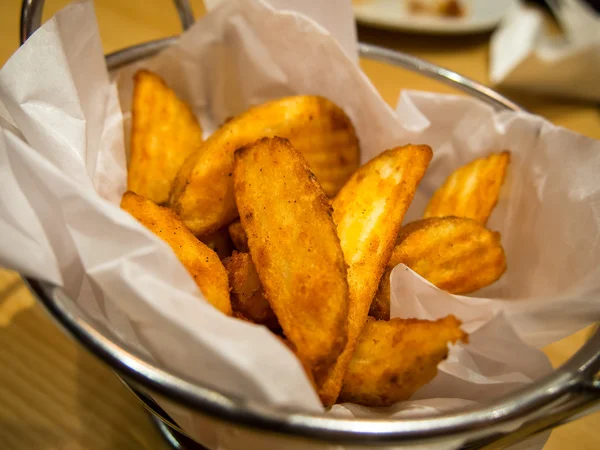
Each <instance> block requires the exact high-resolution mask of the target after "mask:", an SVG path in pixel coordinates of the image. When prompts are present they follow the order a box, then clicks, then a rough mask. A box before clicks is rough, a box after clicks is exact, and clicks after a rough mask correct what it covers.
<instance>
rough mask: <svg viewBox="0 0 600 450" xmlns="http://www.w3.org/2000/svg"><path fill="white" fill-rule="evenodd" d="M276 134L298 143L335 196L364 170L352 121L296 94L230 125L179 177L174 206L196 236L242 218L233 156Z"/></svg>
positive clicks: (189, 161)
mask: <svg viewBox="0 0 600 450" xmlns="http://www.w3.org/2000/svg"><path fill="white" fill-rule="evenodd" d="M273 136H279V137H283V138H287V139H289V140H290V141H291V142H292V145H293V146H294V147H295V148H296V149H297V150H298V151H300V153H302V154H303V155H304V157H305V158H306V160H307V161H308V165H309V166H310V168H311V170H312V171H313V172H314V173H315V175H316V176H317V179H318V180H319V182H320V183H321V185H322V186H323V189H324V190H325V193H327V194H328V195H330V196H333V195H335V193H336V192H337V191H338V190H339V189H340V187H341V186H342V185H343V184H344V182H345V181H346V180H347V179H348V177H350V175H351V174H352V173H353V172H354V170H355V169H356V168H357V167H358V164H359V145H358V138H357V137H356V133H355V131H354V127H353V125H352V122H351V121H350V119H349V118H348V117H347V116H346V114H345V113H344V111H342V110H341V109H340V108H339V107H337V106H336V105H334V104H333V103H331V102H330V101H329V100H327V99H325V98H322V97H315V96H295V97H286V98H282V99H278V100H274V101H271V102H268V103H264V104H262V105H259V106H255V107H253V108H250V109H249V110H248V111H246V112H245V113H243V114H241V115H240V116H238V117H235V118H233V119H231V120H228V121H227V122H225V123H224V124H223V125H222V126H221V128H219V129H218V130H217V131H216V132H215V133H213V135H212V136H210V137H209V138H208V139H207V140H206V142H205V143H204V144H203V145H202V147H201V148H200V149H199V150H198V151H196V152H195V153H194V154H193V155H192V156H191V157H190V158H189V159H187V160H186V162H185V164H184V165H183V166H182V167H181V170H180V171H179V173H178V174H177V177H176V179H175V182H174V184H173V189H172V191H171V195H170V204H171V207H172V208H173V210H174V211H175V212H176V213H177V214H178V215H179V217H181V219H182V220H183V222H184V223H185V224H186V226H187V227H188V228H189V229H190V230H191V231H192V232H193V233H194V234H196V235H202V234H205V233H208V232H211V231H214V230H216V229H218V228H221V227H223V226H225V225H228V224H229V223H231V222H232V221H233V220H234V219H235V218H236V217H237V215H238V211H237V209H236V207H235V200H234V194H233V180H232V172H233V164H234V156H233V154H234V152H235V150H237V149H238V148H240V147H243V146H246V145H249V144H251V143H253V142H254V141H256V140H258V139H260V138H263V137H273Z"/></svg>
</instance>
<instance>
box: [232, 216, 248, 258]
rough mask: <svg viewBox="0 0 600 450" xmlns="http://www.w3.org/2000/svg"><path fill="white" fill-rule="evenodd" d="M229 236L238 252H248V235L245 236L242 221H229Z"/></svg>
mask: <svg viewBox="0 0 600 450" xmlns="http://www.w3.org/2000/svg"><path fill="white" fill-rule="evenodd" d="M228 230H229V237H230V238H231V240H232V241H233V245H234V247H235V248H236V250H237V251H238V252H244V253H248V252H249V251H250V250H249V249H248V237H247V236H246V231H245V230H244V227H243V225H242V222H240V221H239V220H236V221H235V222H231V224H229V227H228Z"/></svg>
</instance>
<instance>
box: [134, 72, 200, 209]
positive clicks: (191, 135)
mask: <svg viewBox="0 0 600 450" xmlns="http://www.w3.org/2000/svg"><path fill="white" fill-rule="evenodd" d="M131 123H132V126H131V154H130V158H129V167H128V172H127V189H129V190H130V191H133V192H135V193H137V194H139V195H141V196H143V197H146V198H147V199H149V200H152V201H153V202H154V203H156V204H162V203H166V202H167V201H168V200H169V192H170V191H171V186H172V184H173V180H174V179H175V176H176V175H177V172H178V171H179V169H181V166H182V165H183V162H184V161H185V160H186V159H187V157H188V156H190V155H191V154H192V153H193V152H195V151H196V150H198V149H199V148H200V146H201V144H202V128H200V124H199V123H198V120H197V119H196V116H195V115H194V113H193V112H192V110H191V109H190V108H189V106H188V105H186V104H185V103H184V102H183V101H181V100H180V99H179V98H177V96H176V95H175V93H174V92H173V91H172V90H171V89H169V87H168V86H167V85H166V84H165V82H164V81H163V80H162V79H161V78H160V77H159V76H158V75H156V74H154V73H152V72H149V71H147V70H140V71H139V72H137V73H136V74H135V77H134V88H133V107H132V111H131Z"/></svg>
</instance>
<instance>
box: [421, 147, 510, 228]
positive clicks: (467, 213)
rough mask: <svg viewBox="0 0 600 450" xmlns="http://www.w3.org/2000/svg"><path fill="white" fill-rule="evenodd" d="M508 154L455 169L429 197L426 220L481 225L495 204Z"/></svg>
mask: <svg viewBox="0 0 600 450" xmlns="http://www.w3.org/2000/svg"><path fill="white" fill-rule="evenodd" d="M509 162H510V153H509V152H508V151H504V152H501V153H492V154H491V155H490V156H488V157H487V158H479V159H476V160H474V161H471V162H470V163H469V164H467V165H465V166H462V167H459V168H458V169H456V170H455V171H454V172H452V174H451V175H450V176H449V177H448V178H447V179H446V181H445V182H444V184H443V185H442V186H441V187H440V188H439V189H438V190H437V191H436V192H435V193H434V194H433V196H432V197H431V200H429V204H428V205H427V208H426V209H425V214H424V215H423V217H424V218H428V217H446V216H454V217H467V218H469V219H473V220H476V221H477V222H479V223H481V224H482V225H485V224H486V223H487V221H488V219H489V217H490V214H491V213H492V210H493V209H494V207H495V206H496V203H498V197H499V195H500V188H501V187H502V183H503V182H504V178H505V177H506V170H507V167H508V163H509Z"/></svg>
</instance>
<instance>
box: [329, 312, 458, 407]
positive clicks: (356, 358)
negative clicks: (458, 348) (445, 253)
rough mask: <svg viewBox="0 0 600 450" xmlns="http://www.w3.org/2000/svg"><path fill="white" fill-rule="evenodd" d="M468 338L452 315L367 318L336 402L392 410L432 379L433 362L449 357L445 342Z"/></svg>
mask: <svg viewBox="0 0 600 450" xmlns="http://www.w3.org/2000/svg"><path fill="white" fill-rule="evenodd" d="M467 339H468V337H467V335H466V334H465V333H464V332H463V331H462V330H461V329H460V321H459V320H457V319H456V318H455V317H454V316H447V317H445V318H443V319H439V320H436V321H428V320H417V319H398V318H396V319H392V320H389V321H377V320H375V319H373V318H371V317H369V318H368V319H367V322H366V324H365V326H364V328H363V330H362V333H361V334H360V337H359V339H358V342H357V344H356V348H355V350H354V354H353V355H352V360H351V361H350V364H349V366H348V371H347V372H346V374H345V376H344V386H343V387H342V391H341V393H340V397H339V402H340V403H342V402H351V403H358V404H360V405H365V406H391V405H393V404H394V403H397V402H399V401H402V400H407V399H408V398H410V396H411V395H412V394H414V393H415V392H416V391H417V390H418V389H419V388H420V387H422V386H424V385H425V384H427V383H429V382H430V381H431V380H433V379H434V378H435V376H436V375H437V366H438V364H439V363H440V362H442V361H443V360H444V359H446V358H447V357H448V344H449V343H456V342H457V341H459V340H461V341H463V342H467Z"/></svg>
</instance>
